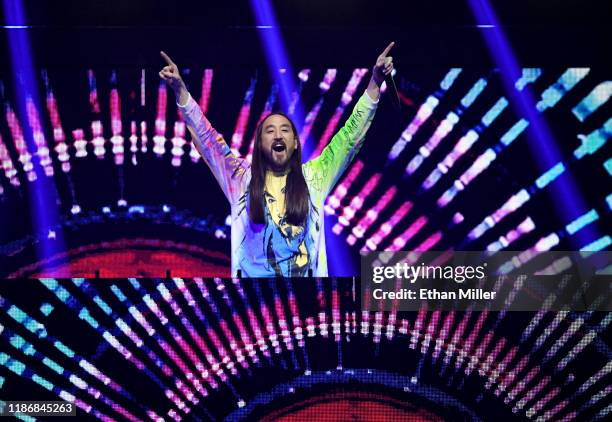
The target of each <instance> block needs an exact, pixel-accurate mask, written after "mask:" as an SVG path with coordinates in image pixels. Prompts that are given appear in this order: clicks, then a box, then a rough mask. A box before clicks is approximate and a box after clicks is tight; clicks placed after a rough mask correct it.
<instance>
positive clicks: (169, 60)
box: [159, 51, 176, 66]
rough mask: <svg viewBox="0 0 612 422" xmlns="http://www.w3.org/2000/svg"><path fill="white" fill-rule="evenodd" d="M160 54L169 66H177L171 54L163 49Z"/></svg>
mask: <svg viewBox="0 0 612 422" xmlns="http://www.w3.org/2000/svg"><path fill="white" fill-rule="evenodd" d="M159 54H161V56H162V57H163V59H164V60H165V61H166V63H167V64H168V65H169V66H176V65H175V64H174V62H173V61H172V59H171V58H170V56H168V55H167V54H166V53H164V52H163V51H160V52H159Z"/></svg>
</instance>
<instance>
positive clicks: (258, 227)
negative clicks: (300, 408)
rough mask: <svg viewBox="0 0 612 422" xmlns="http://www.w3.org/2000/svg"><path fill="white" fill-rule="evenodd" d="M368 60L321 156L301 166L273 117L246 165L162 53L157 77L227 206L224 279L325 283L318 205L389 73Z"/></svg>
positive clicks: (386, 59)
mask: <svg viewBox="0 0 612 422" xmlns="http://www.w3.org/2000/svg"><path fill="white" fill-rule="evenodd" d="M393 44H394V43H390V44H389V45H388V46H387V48H385V50H384V51H383V52H382V53H381V55H380V56H378V58H377V59H376V63H375V65H374V67H373V69H372V77H371V79H370V82H369V84H368V87H367V89H366V91H365V92H364V94H363V95H362V96H361V98H359V100H358V101H357V104H356V105H355V108H354V109H353V112H352V114H351V116H350V117H349V118H348V120H347V121H346V123H345V124H344V126H343V127H342V128H341V129H340V130H339V131H338V133H336V135H335V136H334V137H333V138H332V140H331V141H330V143H329V144H328V145H327V146H326V147H325V149H324V150H323V152H322V153H321V155H320V156H319V157H317V158H315V159H313V160H310V161H308V162H306V163H304V164H302V149H301V144H300V140H299V139H298V134H297V130H296V127H295V124H294V123H293V122H292V121H291V120H290V119H289V118H288V117H287V116H286V115H285V114H283V113H280V112H273V113H271V114H270V115H268V116H267V117H266V118H265V119H263V120H262V121H261V123H260V124H259V126H258V127H257V131H256V138H255V145H254V149H253V158H252V163H249V162H248V161H247V160H245V159H242V158H239V157H237V156H236V155H235V154H234V153H233V152H232V151H231V150H230V148H229V146H228V145H227V143H226V142H225V140H224V139H223V138H222V137H221V135H219V133H218V132H217V131H216V130H215V129H214V128H213V127H212V125H211V124H210V122H209V121H208V120H207V119H206V117H205V116H204V114H203V113H202V110H201V109H200V107H199V106H198V104H197V103H196V102H195V101H194V100H193V98H192V97H191V95H190V94H189V92H188V91H187V88H186V86H185V83H184V82H183V80H182V78H181V75H180V72H179V69H178V67H177V65H176V64H175V63H174V62H173V61H172V60H171V59H170V57H168V55H167V54H166V53H164V52H161V55H162V57H163V58H164V60H165V61H166V66H165V67H164V68H163V69H162V70H161V71H160V72H159V76H160V77H161V78H162V79H164V80H165V81H166V82H167V83H168V85H169V86H170V87H171V88H172V89H173V90H174V93H175V95H176V98H177V104H178V107H179V109H180V110H181V112H182V114H183V116H184V118H185V122H186V124H187V126H188V127H189V129H190V132H191V134H192V137H193V140H194V143H195V145H196V147H197V149H198V151H199V152H200V154H201V155H202V157H203V158H204V161H206V163H207V164H208V166H209V167H210V169H211V170H212V173H213V175H214V176H215V178H216V179H217V182H218V183H219V185H220V186H221V189H222V190H223V193H224V194H225V196H226V197H227V199H228V200H229V202H230V205H231V219H232V225H231V227H232V228H231V232H232V235H231V245H232V276H239V275H241V276H243V277H303V276H307V275H308V274H309V272H310V271H311V272H312V275H314V276H316V277H325V276H327V256H326V252H325V231H324V226H323V223H324V213H323V204H324V202H325V198H326V197H327V195H328V194H329V192H330V191H331V189H332V188H333V187H334V185H335V184H336V182H337V181H338V179H339V178H340V176H341V175H342V173H343V172H344V171H345V170H346V168H347V167H348V165H349V164H350V162H351V161H352V159H353V158H354V157H355V155H356V154H357V152H358V151H359V149H360V148H361V145H362V143H363V140H364V137H365V134H366V132H367V130H368V128H369V127H370V124H371V122H372V119H373V118H374V113H375V111H376V107H377V104H378V99H379V97H380V86H381V84H382V83H383V81H384V79H385V77H386V76H387V75H389V74H390V73H391V71H392V70H393V60H392V58H391V57H390V56H389V55H388V54H389V51H390V50H391V48H392V47H393Z"/></svg>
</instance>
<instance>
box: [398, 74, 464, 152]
mask: <svg viewBox="0 0 612 422" xmlns="http://www.w3.org/2000/svg"><path fill="white" fill-rule="evenodd" d="M461 70H462V69H459V68H452V69H450V70H449V71H448V73H447V74H446V76H445V77H444V79H443V80H442V82H440V91H438V92H436V93H435V94H433V95H430V96H429V97H427V99H426V100H425V102H424V103H423V104H422V105H421V106H420V107H419V110H418V111H417V113H416V116H415V117H414V119H413V120H412V122H410V124H409V125H408V127H406V129H405V130H404V131H403V132H402V136H401V137H400V138H399V139H398V140H397V141H396V142H395V144H393V147H391V151H389V156H388V158H389V160H395V159H396V158H397V157H399V155H400V154H401V153H402V151H403V150H404V148H406V144H408V143H409V142H410V141H412V137H413V136H414V135H415V134H416V132H417V131H418V130H419V128H420V127H421V125H423V123H425V121H426V120H427V119H429V117H430V116H431V115H432V113H433V111H434V109H435V108H436V107H437V106H438V104H439V103H440V98H441V97H442V95H444V93H445V92H446V91H448V90H449V88H450V87H451V86H452V85H453V83H454V82H455V79H457V76H459V74H460V73H461Z"/></svg>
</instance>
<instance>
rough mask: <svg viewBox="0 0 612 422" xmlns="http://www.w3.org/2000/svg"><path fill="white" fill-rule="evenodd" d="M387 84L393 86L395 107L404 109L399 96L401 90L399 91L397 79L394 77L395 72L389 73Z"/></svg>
mask: <svg viewBox="0 0 612 422" xmlns="http://www.w3.org/2000/svg"><path fill="white" fill-rule="evenodd" d="M387 80H388V81H387V85H388V86H389V85H390V86H391V89H393V94H395V95H393V101H392V103H393V107H395V109H396V110H401V109H402V103H401V101H400V97H399V92H397V86H396V85H395V79H394V78H393V72H391V73H390V74H389V76H388V77H387Z"/></svg>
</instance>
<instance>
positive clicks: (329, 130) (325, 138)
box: [311, 69, 368, 158]
mask: <svg viewBox="0 0 612 422" xmlns="http://www.w3.org/2000/svg"><path fill="white" fill-rule="evenodd" d="M367 72H368V69H355V70H353V76H352V77H351V79H350V80H349V81H348V83H347V84H346V87H345V88H344V92H343V93H342V97H341V98H340V104H339V105H338V106H337V107H336V110H335V111H334V114H333V116H332V117H331V118H330V119H329V121H328V122H327V126H326V127H325V129H324V130H323V134H322V135H321V136H320V138H319V143H318V144H317V147H316V148H315V150H314V152H313V153H312V155H311V158H314V157H318V156H319V155H320V154H321V152H322V151H323V148H325V146H326V145H327V143H328V142H329V140H330V139H331V137H332V136H333V135H334V133H336V130H337V128H338V124H339V123H340V119H341V118H342V116H343V114H344V111H345V109H346V107H347V106H348V104H350V103H351V102H352V101H353V95H355V91H356V89H357V86H359V83H360V82H361V79H362V78H363V77H364V75H365V74H366V73H367Z"/></svg>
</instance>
